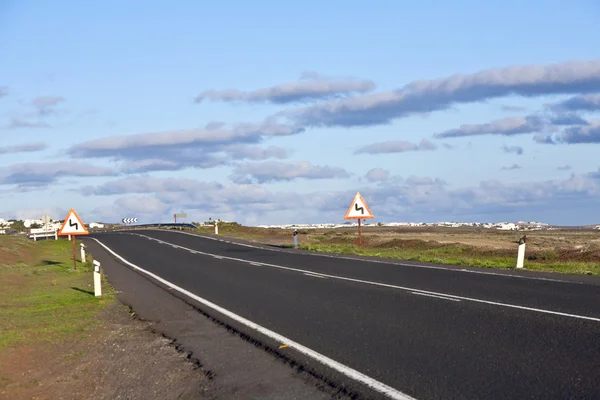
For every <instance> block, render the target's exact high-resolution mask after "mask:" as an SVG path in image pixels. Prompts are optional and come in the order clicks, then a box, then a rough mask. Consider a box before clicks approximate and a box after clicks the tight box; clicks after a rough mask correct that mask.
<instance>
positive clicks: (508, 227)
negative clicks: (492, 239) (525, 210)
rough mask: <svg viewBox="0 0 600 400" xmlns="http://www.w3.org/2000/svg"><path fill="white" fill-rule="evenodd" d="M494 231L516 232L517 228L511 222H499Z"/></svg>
mask: <svg viewBox="0 0 600 400" xmlns="http://www.w3.org/2000/svg"><path fill="white" fill-rule="evenodd" d="M496 229H498V230H501V231H516V230H517V229H519V227H518V226H517V224H515V223H512V222H509V223H506V222H501V223H500V224H498V227H497V228H496Z"/></svg>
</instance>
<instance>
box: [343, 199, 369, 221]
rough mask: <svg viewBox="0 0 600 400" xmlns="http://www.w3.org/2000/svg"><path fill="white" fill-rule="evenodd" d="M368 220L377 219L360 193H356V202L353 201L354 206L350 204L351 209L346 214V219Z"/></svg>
mask: <svg viewBox="0 0 600 400" xmlns="http://www.w3.org/2000/svg"><path fill="white" fill-rule="evenodd" d="M367 218H375V217H374V216H373V213H372V212H371V210H369V206H367V203H366V202H365V200H364V199H363V198H362V196H361V195H360V193H356V196H354V200H352V204H350V208H348V211H347V212H346V216H345V217H344V219H367Z"/></svg>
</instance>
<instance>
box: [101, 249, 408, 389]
mask: <svg viewBox="0 0 600 400" xmlns="http://www.w3.org/2000/svg"><path fill="white" fill-rule="evenodd" d="M89 239H92V240H95V241H96V242H97V243H98V244H99V245H100V246H102V247H103V248H104V249H105V250H106V251H108V252H109V253H111V254H112V255H113V256H115V257H116V258H117V259H119V260H120V261H121V262H123V263H125V264H126V265H128V266H130V267H132V268H135V269H136V270H137V271H140V272H143V273H145V274H146V275H148V276H151V277H152V278H154V279H156V280H157V281H159V282H161V283H163V284H165V285H168V286H169V287H171V288H172V289H173V290H177V291H178V292H180V293H182V294H185V295H186V296H188V297H190V298H192V299H194V300H196V301H197V302H199V303H202V304H204V305H205V306H207V307H210V308H212V309H213V310H215V311H217V312H219V313H221V314H223V315H225V316H227V317H229V318H231V319H233V320H234V321H237V322H239V323H241V324H243V325H245V326H247V327H248V328H251V329H254V330H255V331H257V332H259V333H262V334H263V335H265V336H267V337H269V338H271V339H273V340H276V341H278V342H280V343H284V344H286V345H287V346H288V347H291V348H293V349H295V350H297V351H298V352H300V353H302V354H304V355H306V356H308V357H311V358H313V359H315V360H317V361H319V362H320V363H321V364H323V365H326V366H328V367H329V368H332V369H334V370H336V371H338V372H340V373H342V374H343V375H345V376H347V377H349V378H351V379H354V380H356V381H358V382H360V383H363V384H364V385H366V386H367V387H369V388H371V389H373V390H375V391H377V392H379V393H382V394H384V395H386V396H388V397H390V398H392V399H398V400H415V399H414V398H413V397H410V396H409V395H407V394H404V393H402V392H400V391H398V390H396V389H394V388H393V387H391V386H388V385H386V384H385V383H382V382H379V381H377V380H375V379H373V378H371V377H369V376H367V375H365V374H363V373H361V372H358V371H357V370H355V369H352V368H350V367H347V366H345V365H344V364H341V363H339V362H337V361H335V360H333V359H331V358H329V357H326V356H324V355H322V354H320V353H317V352H316V351H314V350H311V349H309V348H308V347H305V346H303V345H301V344H299V343H296V342H294V341H293V340H291V339H288V338H287V337H285V336H282V335H280V334H278V333H276V332H273V331H271V330H269V329H267V328H265V327H263V326H261V325H258V324H256V323H254V322H252V321H250V320H248V319H246V318H244V317H242V316H239V315H237V314H235V313H233V312H231V311H229V310H227V309H225V308H223V307H221V306H218V305H217V304H215V303H213V302H211V301H208V300H206V299H203V298H202V297H200V296H197V295H195V294H194V293H192V292H189V291H187V290H185V289H183V288H181V287H179V286H177V285H175V284H173V283H171V282H169V281H167V280H166V279H163V278H161V277H160V276H158V275H156V274H153V273H152V272H150V271H146V270H145V269H143V268H140V267H138V266H137V265H135V264H133V263H130V262H129V261H127V260H126V259H124V258H123V257H121V256H120V255H118V254H117V253H115V252H114V251H112V250H111V249H110V248H109V247H108V246H106V245H105V244H104V243H102V242H101V241H99V240H98V239H96V238H89Z"/></svg>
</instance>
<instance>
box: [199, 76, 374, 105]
mask: <svg viewBox="0 0 600 400" xmlns="http://www.w3.org/2000/svg"><path fill="white" fill-rule="evenodd" d="M303 78H304V80H301V81H298V82H290V83H284V84H280V85H276V86H271V87H267V88H263V89H257V90H252V91H248V92H246V91H241V90H236V89H228V90H207V91H204V92H202V93H200V94H199V95H198V96H197V97H196V102H197V103H200V102H202V101H204V100H213V101H243V102H251V103H252V102H269V103H277V104H285V103H294V102H304V101H314V100H324V99H328V98H332V97H343V96H347V95H349V94H351V93H364V92H368V91H371V90H373V89H374V88H375V84H374V83H373V82H372V81H370V80H364V79H350V78H346V79H331V78H325V77H322V76H320V75H319V74H316V73H305V74H304V75H303Z"/></svg>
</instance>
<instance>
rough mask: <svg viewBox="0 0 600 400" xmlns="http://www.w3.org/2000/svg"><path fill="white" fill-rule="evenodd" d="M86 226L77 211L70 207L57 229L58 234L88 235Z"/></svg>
mask: <svg viewBox="0 0 600 400" xmlns="http://www.w3.org/2000/svg"><path fill="white" fill-rule="evenodd" d="M89 234H90V233H89V232H88V230H87V228H86V227H85V225H84V224H83V222H82V221H81V218H79V215H77V212H75V210H73V209H72V208H71V210H69V214H67V218H66V219H65V222H63V224H62V226H61V227H60V229H59V231H58V236H69V235H71V236H74V235H89Z"/></svg>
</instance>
